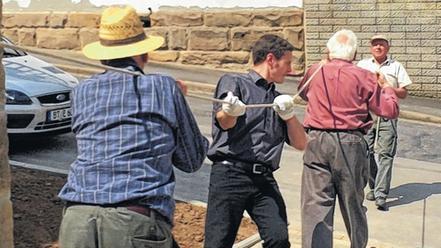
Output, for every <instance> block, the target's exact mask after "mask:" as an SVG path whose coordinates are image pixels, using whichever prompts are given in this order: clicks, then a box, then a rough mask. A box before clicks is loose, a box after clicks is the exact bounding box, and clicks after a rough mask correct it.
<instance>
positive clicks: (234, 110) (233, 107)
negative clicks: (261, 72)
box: [222, 91, 245, 116]
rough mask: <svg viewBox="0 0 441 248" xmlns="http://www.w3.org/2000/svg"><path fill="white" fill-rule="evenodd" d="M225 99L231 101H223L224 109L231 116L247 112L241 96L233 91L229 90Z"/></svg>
mask: <svg viewBox="0 0 441 248" xmlns="http://www.w3.org/2000/svg"><path fill="white" fill-rule="evenodd" d="M224 101H227V102H229V103H222V110H223V111H224V112H225V113H226V114H228V115H231V116H241V115H243V114H245V104H244V103H243V102H242V101H241V100H239V98H238V97H237V96H235V95H233V92H231V91H228V93H227V96H226V97H225V98H224Z"/></svg>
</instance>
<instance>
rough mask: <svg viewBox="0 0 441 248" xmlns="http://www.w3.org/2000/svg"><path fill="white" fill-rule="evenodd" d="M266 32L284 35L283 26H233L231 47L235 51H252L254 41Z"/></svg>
mask: <svg viewBox="0 0 441 248" xmlns="http://www.w3.org/2000/svg"><path fill="white" fill-rule="evenodd" d="M265 34H275V35H278V36H280V37H283V29H282V28H262V27H255V28H251V27H249V28H242V27H237V28H232V29H231V49H232V50H234V51H239V50H240V51H250V50H251V47H252V46H253V45H254V43H255V42H256V41H257V40H258V39H259V38H260V37H261V36H263V35H265Z"/></svg>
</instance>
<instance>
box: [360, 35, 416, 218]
mask: <svg viewBox="0 0 441 248" xmlns="http://www.w3.org/2000/svg"><path fill="white" fill-rule="evenodd" d="M370 43H371V46H370V50H371V54H372V57H371V58H367V59H363V60H361V61H359V62H358V64H357V65H358V66H360V67H361V68H364V69H366V70H369V71H371V72H375V73H381V74H382V76H384V77H385V79H386V80H387V83H388V84H389V85H390V86H392V87H393V89H394V90H395V93H396V95H397V97H398V98H401V99H404V98H406V96H407V89H406V87H407V86H409V85H410V84H412V81H411V80H410V78H409V75H407V72H406V69H404V67H403V65H402V64H401V63H400V62H398V61H396V60H394V59H392V58H390V57H388V56H387V53H388V52H389V47H390V46H389V41H388V39H387V38H386V36H384V35H380V34H377V35H374V36H372V38H371V42H370ZM397 124H398V119H388V118H377V120H376V123H375V125H373V126H372V128H371V129H370V130H369V132H368V134H367V135H366V137H365V138H366V141H367V142H368V145H369V157H370V164H369V188H370V191H369V192H368V193H367V194H366V200H369V201H374V200H375V204H376V205H377V207H378V209H380V210H387V205H386V198H387V195H388V194H389V189H390V182H391V180H392V165H393V162H394V156H395V153H396V151H397V139H398V135H397ZM374 153H377V154H378V165H377V162H376V161H375V156H374Z"/></svg>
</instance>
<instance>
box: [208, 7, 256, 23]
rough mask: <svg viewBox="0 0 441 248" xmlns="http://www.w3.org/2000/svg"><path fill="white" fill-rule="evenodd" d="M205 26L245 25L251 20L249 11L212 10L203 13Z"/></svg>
mask: <svg viewBox="0 0 441 248" xmlns="http://www.w3.org/2000/svg"><path fill="white" fill-rule="evenodd" d="M204 20H205V26H208V27H238V26H242V27H246V26H248V25H249V24H250V22H251V12H250V11H214V12H208V13H205V18H204Z"/></svg>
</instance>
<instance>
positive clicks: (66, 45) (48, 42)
mask: <svg viewBox="0 0 441 248" xmlns="http://www.w3.org/2000/svg"><path fill="white" fill-rule="evenodd" d="M36 37H37V47H40V48H49V49H79V48H80V39H79V35H78V29H76V28H65V29H54V28H37V30H36Z"/></svg>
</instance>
